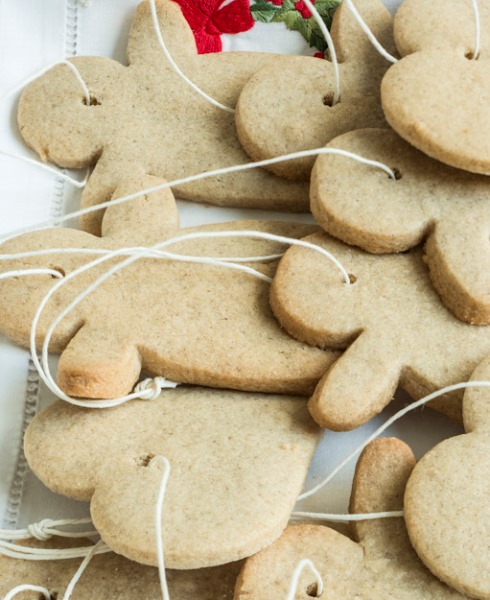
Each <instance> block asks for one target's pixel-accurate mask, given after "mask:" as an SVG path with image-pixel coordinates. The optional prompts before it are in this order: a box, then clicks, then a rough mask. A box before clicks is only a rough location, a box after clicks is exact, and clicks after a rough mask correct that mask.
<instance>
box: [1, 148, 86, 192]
mask: <svg viewBox="0 0 490 600" xmlns="http://www.w3.org/2000/svg"><path fill="white" fill-rule="evenodd" d="M0 155H1V156H6V157H7V158H14V159H16V160H20V161H22V162H25V163H27V164H29V165H34V166H35V167H37V168H38V169H42V170H43V171H47V172H48V173H51V174H52V175H56V177H60V178H61V179H63V180H64V181H67V182H68V183H70V184H71V185H72V186H73V187H76V188H79V189H82V188H84V187H85V186H86V185H87V181H88V176H89V170H87V172H86V173H85V176H84V178H83V179H82V180H80V181H79V180H78V179H75V178H74V177H71V176H70V175H67V174H66V173H63V172H62V171H59V170H58V169H55V168H54V167H50V166H49V165H45V164H44V163H42V162H40V161H38V160H36V159H35V158H29V157H28V156H21V155H20V154H14V153H13V152H7V151H6V150H0Z"/></svg>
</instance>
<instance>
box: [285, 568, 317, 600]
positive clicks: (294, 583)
mask: <svg viewBox="0 0 490 600" xmlns="http://www.w3.org/2000/svg"><path fill="white" fill-rule="evenodd" d="M306 567H308V568H309V569H310V571H311V572H312V573H313V575H314V576H315V579H316V594H315V597H316V598H319V597H320V596H321V595H322V594H323V579H322V576H321V575H320V573H319V572H318V570H317V568H316V567H315V565H314V564H313V561H311V560H310V559H309V558H303V560H301V561H300V562H299V563H298V564H297V566H296V569H294V571H293V575H292V577H291V583H290V585H289V591H288V594H287V596H286V600H294V599H295V597H296V591H297V589H298V583H299V578H300V577H301V574H302V572H303V570H304V569H305V568H306Z"/></svg>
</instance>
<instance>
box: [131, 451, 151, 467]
mask: <svg viewBox="0 0 490 600" xmlns="http://www.w3.org/2000/svg"><path fill="white" fill-rule="evenodd" d="M155 456H156V455H155V454H150V453H148V454H141V455H140V456H136V457H135V459H134V462H135V463H136V466H138V467H148V466H149V464H150V463H151V461H152V460H153V459H154V458H155Z"/></svg>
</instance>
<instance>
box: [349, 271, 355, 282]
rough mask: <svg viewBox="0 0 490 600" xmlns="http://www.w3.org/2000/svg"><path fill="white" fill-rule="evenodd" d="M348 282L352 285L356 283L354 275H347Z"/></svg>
mask: <svg viewBox="0 0 490 600" xmlns="http://www.w3.org/2000/svg"><path fill="white" fill-rule="evenodd" d="M349 281H350V284H351V285H353V284H354V283H355V282H356V281H357V277H356V276H355V275H353V274H352V273H349Z"/></svg>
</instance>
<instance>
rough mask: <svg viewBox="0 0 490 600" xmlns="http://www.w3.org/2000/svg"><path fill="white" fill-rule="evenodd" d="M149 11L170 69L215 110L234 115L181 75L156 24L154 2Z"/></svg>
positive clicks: (181, 72) (232, 111)
mask: <svg viewBox="0 0 490 600" xmlns="http://www.w3.org/2000/svg"><path fill="white" fill-rule="evenodd" d="M150 9H151V17H152V20H153V28H154V30H155V33H156V36H157V39H158V43H159V44H160V47H161V49H162V50H163V53H164V54H165V58H166V59H167V60H168V62H169V63H170V65H171V67H172V69H173V70H174V71H175V72H176V73H177V75H179V77H181V78H182V79H183V80H184V81H185V82H186V83H187V85H189V86H190V87H191V88H192V89H193V90H194V91H195V92H197V93H198V94H199V95H200V96H202V97H203V98H204V99H205V100H207V101H208V102H209V103H210V104H212V105H213V106H216V107H217V108H219V109H221V110H224V111H225V112H229V113H234V112H235V109H234V108H231V107H230V106H226V105H225V104H222V103H221V102H218V101H217V100H215V99H214V98H212V97H211V96H209V95H208V94H206V92H204V91H203V90H201V88H200V87H198V86H197V85H196V84H195V83H194V82H193V81H191V80H190V79H189V78H188V77H187V75H185V74H184V73H183V71H182V70H181V68H180V67H179V66H178V64H177V63H176V62H175V60H174V59H173V57H172V55H171V54H170V52H169V50H168V48H167V46H166V44H165V40H164V39H163V35H162V31H161V29H160V23H159V22H158V15H157V9H156V5H155V0H150Z"/></svg>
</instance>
